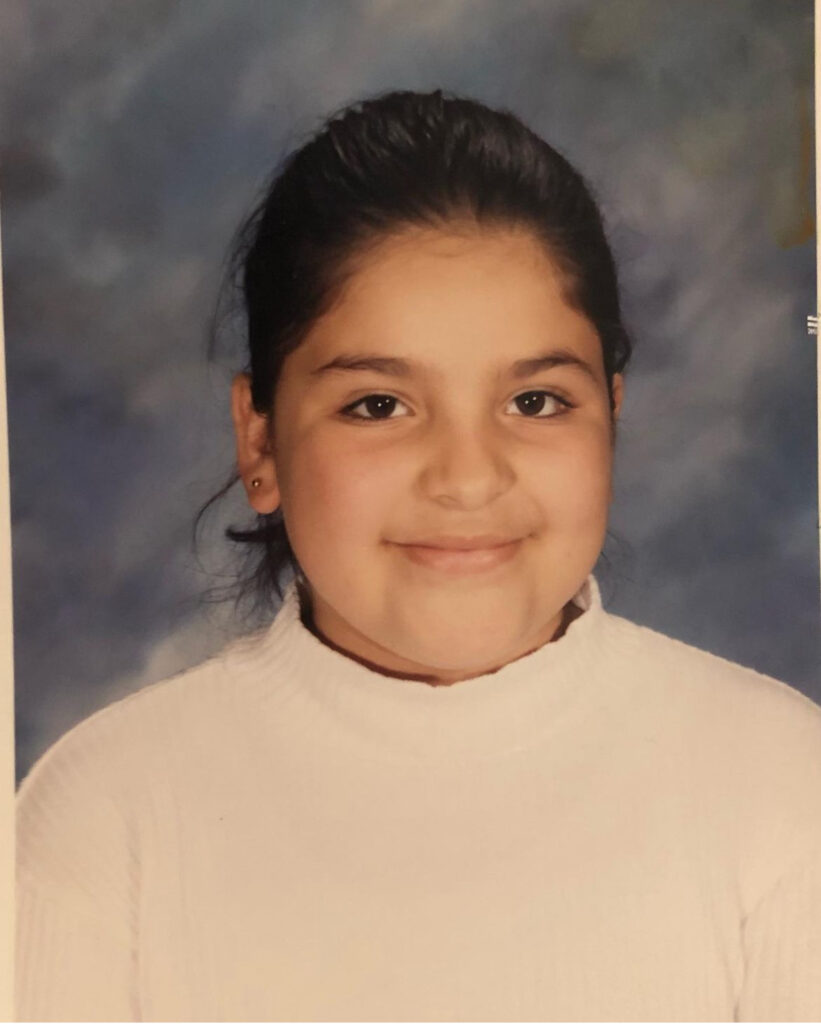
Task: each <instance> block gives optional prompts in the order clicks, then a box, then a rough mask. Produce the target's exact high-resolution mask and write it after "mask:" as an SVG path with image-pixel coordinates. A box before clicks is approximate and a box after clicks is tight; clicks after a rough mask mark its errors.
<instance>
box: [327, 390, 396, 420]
mask: <svg viewBox="0 0 821 1024" xmlns="http://www.w3.org/2000/svg"><path fill="white" fill-rule="evenodd" d="M397 405H400V406H401V405H403V403H402V402H400V401H399V399H398V398H395V397H394V396H393V395H366V396H365V397H364V398H360V399H359V401H358V402H354V403H353V404H352V405H346V406H345V408H344V409H343V410H342V412H343V414H344V415H345V416H350V417H351V418H352V419H355V420H388V419H397V417H396V416H394V415H393V413H394V412H395V410H396V407H397ZM360 408H363V409H364V410H365V412H364V413H361V412H356V411H355V410H357V409H360Z"/></svg>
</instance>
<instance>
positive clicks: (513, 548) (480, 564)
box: [396, 538, 522, 574]
mask: <svg viewBox="0 0 821 1024" xmlns="http://www.w3.org/2000/svg"><path fill="white" fill-rule="evenodd" d="M455 543H456V544H457V546H448V547H445V546H440V545H439V544H437V545H432V544H397V545H396V547H398V548H399V549H400V550H401V551H402V552H403V554H404V555H405V556H406V557H407V558H408V559H409V560H410V561H411V562H414V563H415V564H417V565H422V566H425V567H427V568H430V569H437V570H439V571H441V572H448V573H457V574H459V573H468V574H469V573H480V572H486V571H487V570H489V569H495V568H496V567H497V566H500V565H504V564H505V563H506V562H509V561H510V560H511V559H512V558H514V557H515V555H516V554H517V552H518V551H519V548H520V547H521V544H522V538H519V539H518V540H512V541H505V542H503V543H495V544H484V545H483V546H476V547H464V546H461V545H463V544H464V543H465V542H458V541H457V542H455Z"/></svg>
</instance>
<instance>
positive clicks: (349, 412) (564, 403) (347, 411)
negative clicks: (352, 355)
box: [341, 388, 575, 423]
mask: <svg viewBox="0 0 821 1024" xmlns="http://www.w3.org/2000/svg"><path fill="white" fill-rule="evenodd" d="M526 395H546V396H547V397H548V398H552V399H553V401H554V402H557V403H558V404H559V406H561V410H560V411H559V412H554V413H552V414H551V415H550V416H524V415H522V416H521V418H522V419H525V420H552V419H555V418H556V417H557V416H561V415H562V414H563V413H564V412H567V411H568V410H569V409H573V408H575V406H574V405H573V403H572V402H569V401H568V400H567V399H566V398H562V396H561V395H557V394H556V393H555V392H554V391H548V390H547V389H546V388H531V389H530V390H529V391H522V392H520V393H519V394H518V395H514V396H513V398H511V399H510V401H511V402H515V401H516V399H517V398H524V397H525V396H526ZM369 398H389V399H394V400H395V401H397V402H402V400H401V398H397V397H396V395H390V394H385V393H383V392H381V391H375V392H373V393H372V394H369V395H363V396H362V398H359V399H357V400H356V401H355V402H351V403H350V405H346V406H345V407H344V408H343V409H342V410H341V414H342V415H343V416H347V417H348V418H349V419H353V420H361V421H363V422H365V423H384V422H387V421H388V420H393V419H404V417H402V416H383V417H380V416H359V415H358V414H357V413H355V412H354V411H353V410H354V409H356V408H357V407H358V406H360V405H362V403H363V402H366V401H367V400H368V399H369ZM402 404H404V403H402Z"/></svg>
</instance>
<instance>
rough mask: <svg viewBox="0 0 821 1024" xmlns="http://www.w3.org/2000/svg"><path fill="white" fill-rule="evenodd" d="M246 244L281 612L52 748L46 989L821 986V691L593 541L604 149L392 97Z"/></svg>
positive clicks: (93, 997)
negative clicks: (662, 627)
mask: <svg viewBox="0 0 821 1024" xmlns="http://www.w3.org/2000/svg"><path fill="white" fill-rule="evenodd" d="M244 241H245V248H244V249H243V253H244V264H243V291H244V298H245V303H246V309H247V339H248V345H249V355H248V364H247V372H245V373H241V374H238V375H237V376H236V377H235V379H234V381H233V388H232V393H231V407H232V412H233V420H234V424H235V428H236V438H237V469H238V477H237V478H238V479H241V481H242V484H243V486H244V487H245V489H246V491H247V494H248V500H249V502H250V504H251V505H252V507H253V509H254V510H255V511H256V513H257V524H258V528H257V529H256V530H253V531H248V532H246V533H235V534H234V536H235V537H236V538H237V539H240V540H243V541H246V542H252V543H255V544H257V545H258V546H259V561H258V564H257V567H256V569H255V575H254V580H255V582H256V584H257V585H258V587H259V593H260V595H261V596H262V597H263V598H267V597H268V596H270V594H271V593H272V592H274V591H277V592H279V593H280V594H282V593H283V592H282V591H281V590H279V588H280V587H284V595H283V602H282V606H281V609H280V610H279V612H278V614H277V615H276V617H275V618H274V619H273V622H271V623H270V624H269V625H268V626H266V627H265V628H263V629H261V630H258V631H256V632H254V633H252V634H251V635H249V636H247V637H244V638H241V639H240V640H238V641H235V642H233V643H232V644H229V645H228V646H227V647H226V648H225V649H224V650H223V651H222V652H221V653H220V654H218V655H217V656H215V657H213V658H211V659H209V660H208V661H207V662H205V663H204V664H201V665H199V666H197V667H195V668H193V669H190V670H188V671H186V672H183V673H181V674H179V675H177V676H176V677H174V678H173V679H170V680H166V681H164V682H162V683H159V684H156V685H154V686H150V687H148V688H146V689H144V690H142V691H141V692H139V693H137V694H134V695H133V696H131V697H129V698H127V699H125V700H122V701H120V702H118V703H116V704H114V705H112V706H110V707H108V708H107V709H105V710H103V711H101V712H99V713H97V714H96V715H94V716H92V717H91V718H90V719H88V720H87V721H86V722H84V723H82V724H81V725H80V726H78V727H77V728H75V729H73V730H72V731H71V732H70V733H69V734H68V735H66V736H65V737H64V738H63V739H62V740H61V741H60V742H59V743H57V744H56V745H55V746H54V747H53V748H52V749H51V751H50V752H48V753H47V754H46V756H45V757H44V758H42V759H41V760H40V761H39V762H38V764H37V765H36V766H35V768H34V769H33V770H32V771H31V773H30V774H29V776H28V778H27V779H26V781H25V782H24V784H23V786H22V788H21V791H20V797H19V825H18V836H19V872H18V877H19V895H18V922H19V939H18V990H17V999H18V1013H19V1016H20V1018H21V1019H36V1020H81V1019H82V1020H166V1021H179V1020H305V1021H318V1020H345V1021H348V1020H355V1021H370V1020H440V1021H457V1020H520V1021H525V1020H541V1021H543V1020H603V1021H605V1020H607V1021H609V1020H623V1021H638V1020H699V1021H708V1020H709V1021H714V1020H772V1019H777V1020H817V1019H819V1018H821V711H820V710H819V709H818V708H817V707H816V706H815V705H814V704H813V703H812V702H811V701H810V700H808V699H807V698H805V697H803V696H802V695H801V694H799V693H798V692H797V691H795V690H793V689H791V688H789V687H788V686H786V685H785V684H783V683H780V682H777V681H775V680H773V679H770V678H768V677H765V676H763V675H760V674H758V673H757V672H754V671H752V670H750V669H745V668H741V667H739V666H737V665H734V664H731V663H730V662H727V661H725V660H722V659H720V658H717V657H714V656H712V655H710V654H707V653H705V652H702V651H699V650H697V649H695V648H692V647H689V646H686V645H684V644H682V643H679V642H677V641H675V640H672V639H669V638H667V637H664V636H662V635H660V634H658V633H655V632H653V631H651V630H649V629H645V628H642V627H640V626H637V625H634V624H632V623H630V622H628V621H626V620H624V619H622V618H619V617H617V616H614V615H611V614H609V613H607V612H606V611H605V610H604V608H603V607H602V604H601V599H600V594H599V588H598V586H597V583H596V579H595V577H594V576H593V575H592V569H593V567H594V565H595V563H596V561H597V557H598V555H599V553H600V550H601V547H602V543H603V540H604V535H605V528H606V522H607V512H608V505H609V502H610V499H611V468H612V459H613V446H614V438H615V433H616V424H617V421H618V416H619V411H620V408H621V403H622V394H623V378H622V372H623V370H624V367H625V365H626V363H627V360H628V356H629V353H630V344H629V339H628V337H627V335H626V332H625V330H624V327H623V325H622V322H621V316H620V309H619V298H618V290H617V282H616V273H615V270H614V266H613V260H612V258H611V253H610V250H609V248H608V244H607V241H606V239H605V235H604V232H603V228H602V224H601V220H600V217H599V214H598V212H597V209H596V206H595V204H594V202H593V200H592V198H591V196H590V194H589V192H588V190H587V188H586V186H585V183H584V181H583V179H582V178H581V177H580V176H579V174H578V173H577V172H576V171H575V170H574V169H573V168H572V167H571V166H570V165H569V164H568V163H567V161H566V160H564V159H563V158H562V157H561V156H560V155H559V154H558V153H557V152H556V151H555V150H554V149H552V148H551V147H550V146H549V145H548V144H547V143H546V142H544V141H543V140H541V139H540V138H538V137H537V136H536V135H534V134H533V133H532V132H530V131H529V130H528V129H527V128H526V127H524V126H523V125H522V123H521V122H520V121H518V120H517V119H516V118H515V117H513V116H512V115H511V114H509V113H506V112H499V111H493V110H489V109H488V108H486V107H484V106H482V105H480V104H478V103H474V102H471V101H468V100H464V99H458V98H452V97H447V96H444V95H443V94H442V93H441V92H438V91H437V92H435V93H432V94H417V93H408V92H399V93H392V94H389V95H385V96H382V97H379V98H377V99H374V100H371V101H368V102H364V103H362V104H358V105H355V106H353V107H351V108H349V109H347V110H346V111H344V112H343V113H342V114H341V115H340V116H337V117H334V118H333V119H331V120H330V121H329V122H328V123H327V124H326V125H325V127H324V128H323V129H322V131H320V132H319V134H318V135H316V137H315V138H313V139H312V140H311V141H309V142H308V143H307V144H306V145H305V146H303V147H302V148H301V149H300V150H299V151H298V152H295V153H294V154H293V155H292V156H291V157H290V158H289V159H288V160H287V162H286V163H285V165H284V167H283V168H282V170H281V173H280V174H279V175H278V177H277V178H276V179H275V181H274V182H273V184H272V186H271V188H270V190H269V191H268V193H267V195H266V196H265V199H264V201H263V202H262V204H261V205H260V207H259V209H258V211H257V212H256V213H255V215H254V216H253V217H252V218H251V220H250V222H249V224H248V227H247V230H246V232H245V236H244Z"/></svg>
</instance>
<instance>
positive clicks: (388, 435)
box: [233, 229, 622, 682]
mask: <svg viewBox="0 0 821 1024" xmlns="http://www.w3.org/2000/svg"><path fill="white" fill-rule="evenodd" d="M613 388H614V399H615V403H616V413H618V408H619V406H620V404H621V389H622V382H621V378H620V376H618V375H617V376H616V377H615V378H614V381H613ZM233 408H234V418H235V423H236V425H237V435H238V452H239V464H240V470H241V472H243V473H245V471H246V470H247V475H248V476H249V477H250V476H260V477H262V480H263V484H262V486H261V487H260V488H259V489H258V490H256V491H251V492H250V500H251V502H252V504H253V505H254V507H255V508H256V509H257V511H259V512H271V511H273V510H274V509H275V508H276V507H277V504H278V503H280V502H281V505H282V511H283V516H284V520H285V526H286V530H287V533H288V537H289V540H290V542H291V546H292V548H293V550H294V553H295V554H296V557H297V559H298V560H299V563H300V565H301V567H302V569H303V571H304V573H305V576H306V578H307V581H308V589H309V591H310V594H311V598H312V607H313V618H314V623H315V626H316V628H317V629H318V630H319V632H320V633H322V634H323V635H324V636H325V637H326V638H327V639H328V640H330V641H331V642H332V643H333V644H334V645H336V646H338V647H340V648H342V649H343V650H345V651H347V652H349V653H350V654H351V655H353V656H354V657H357V658H359V659H360V660H364V661H367V662H370V663H372V664H374V665H376V666H378V667H379V668H382V669H384V670H385V671H387V672H390V673H396V674H400V675H402V674H404V675H410V676H422V677H425V678H428V679H430V681H436V682H452V681H456V680H459V679H465V678H469V677H472V676H476V675H481V674H483V673H485V672H489V671H492V670H494V669H496V668H498V667H500V666H502V665H504V664H506V663H507V662H509V661H512V660H514V659H516V658H518V657H521V656H522V655H524V654H526V653H528V652H530V651H532V650H534V649H536V648H537V647H539V646H541V645H542V644H543V643H545V642H547V641H548V640H549V639H550V638H551V636H552V635H553V634H554V632H555V631H556V629H557V627H558V626H559V624H560V622H561V619H562V612H563V608H564V606H565V605H566V603H567V602H568V601H570V600H571V598H572V597H573V596H574V594H575V593H576V592H577V590H578V589H579V587H580V586H581V584H582V583H583V582H584V579H585V577H586V576H587V574H588V573H589V572H590V571H591V569H592V568H593V565H594V564H595V562H596V559H597V557H598V555H599V552H600V550H601V547H602V544H603V541H604V534H605V528H606V522H607V512H608V504H609V501H610V496H611V490H610V486H611V468H612V424H611V411H610V405H609V398H608V392H607V385H606V380H605V374H604V366H603V361H602V353H601V346H600V342H599V339H598V336H597V334H596V331H595V329H594V328H593V326H592V325H591V324H590V322H589V321H588V320H587V319H586V318H585V317H584V316H583V315H582V314H581V313H579V312H578V311H577V310H575V309H574V308H572V307H571V306H570V305H568V303H567V302H566V300H565V298H564V293H563V284H562V278H561V275H560V273H559V271H558V270H557V268H556V267H555V265H554V264H553V263H552V262H551V260H550V259H549V257H548V256H547V255H546V253H545V251H544V249H543V248H542V246H541V245H540V244H539V243H538V242H537V241H536V240H535V238H533V237H532V236H530V235H529V234H527V233H525V232H524V231H516V230H513V229H510V230H501V229H499V230H496V231H480V230H479V229H476V230H475V231H473V232H472V233H466V234H457V233H453V234H445V233H443V232H438V231H435V230H433V229H409V230H407V231H405V232H403V233H402V234H401V235H398V236H395V237H391V238H389V239H387V240H384V241H382V242H381V243H379V245H378V246H377V247H376V248H375V249H371V250H370V251H369V252H368V254H367V256H366V257H365V258H363V259H362V260H361V261H360V262H359V263H358V264H357V269H356V270H355V272H354V274H353V275H352V277H351V278H350V279H349V281H348V283H347V285H346V286H345V289H344V290H343V292H342V294H341V297H340V299H339V301H338V302H337V303H336V304H335V306H334V307H333V308H332V309H331V311H330V312H328V313H327V314H326V315H325V316H324V317H322V318H321V319H320V320H318V321H317V322H316V323H315V324H314V326H313V327H312V329H311V330H310V332H309V334H308V335H307V337H306V338H305V340H304V342H303V343H302V344H301V345H300V347H299V348H298V349H297V350H296V351H295V352H293V353H292V354H291V355H289V356H288V357H287V359H286V361H285V363H284V366H283V369H282V373H281V376H280V379H279V381H278V385H277V389H276V395H275V401H274V416H273V422H272V424H271V425H270V427H271V430H272V435H271V436H272V447H271V449H270V450H269V451H267V452H266V451H265V449H264V446H263V444H262V443H261V439H262V437H263V433H264V421H263V420H262V418H260V417H257V416H256V414H254V413H253V412H252V411H249V410H250V398H249V397H248V380H247V378H246V377H245V376H244V375H239V376H238V377H237V378H236V379H235V383H234V396H233Z"/></svg>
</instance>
